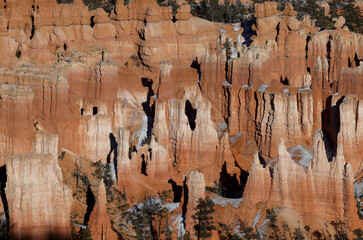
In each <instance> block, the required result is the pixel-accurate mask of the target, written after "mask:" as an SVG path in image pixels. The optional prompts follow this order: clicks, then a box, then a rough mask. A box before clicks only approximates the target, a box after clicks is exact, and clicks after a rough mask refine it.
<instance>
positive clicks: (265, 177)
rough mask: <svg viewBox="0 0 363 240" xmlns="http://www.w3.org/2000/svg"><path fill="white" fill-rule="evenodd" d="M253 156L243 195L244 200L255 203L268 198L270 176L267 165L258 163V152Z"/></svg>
mask: <svg viewBox="0 0 363 240" xmlns="http://www.w3.org/2000/svg"><path fill="white" fill-rule="evenodd" d="M253 157H254V160H253V163H252V167H251V170H250V174H249V176H248V181H247V184H246V188H245V191H244V193H243V196H244V199H245V201H247V202H251V203H253V204H256V203H259V202H265V201H267V200H268V199H269V195H270V188H271V177H270V171H269V169H268V167H263V166H262V164H261V163H260V159H259V158H258V152H256V153H255V154H254V156H253Z"/></svg>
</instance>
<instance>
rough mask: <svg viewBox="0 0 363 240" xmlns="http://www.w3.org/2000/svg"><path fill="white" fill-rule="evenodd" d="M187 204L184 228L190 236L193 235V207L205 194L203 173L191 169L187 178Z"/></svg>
mask: <svg viewBox="0 0 363 240" xmlns="http://www.w3.org/2000/svg"><path fill="white" fill-rule="evenodd" d="M187 185H188V206H187V209H188V210H187V213H186V216H185V217H186V219H187V221H186V226H185V227H186V229H187V230H188V231H189V232H190V236H193V237H195V234H194V231H195V230H194V220H193V218H192V216H193V215H194V214H195V211H196V210H195V208H196V206H197V205H198V200H199V198H204V196H205V181H204V175H203V173H200V172H198V171H193V172H191V173H190V174H189V178H188V183H187Z"/></svg>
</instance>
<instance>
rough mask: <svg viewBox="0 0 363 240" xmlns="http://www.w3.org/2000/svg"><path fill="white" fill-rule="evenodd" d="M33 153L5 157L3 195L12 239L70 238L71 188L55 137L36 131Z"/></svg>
mask: <svg viewBox="0 0 363 240" xmlns="http://www.w3.org/2000/svg"><path fill="white" fill-rule="evenodd" d="M39 135H45V137H44V138H42V139H41V138H38V137H37V139H36V142H37V143H36V145H35V153H30V154H25V155H14V156H12V157H9V158H7V159H6V174H7V183H6V189H5V191H6V198H7V202H8V208H9V218H10V223H9V224H10V226H12V227H11V228H10V233H9V234H10V237H11V239H69V238H70V233H71V231H70V230H71V226H70V221H69V220H70V211H71V205H72V201H73V200H72V192H71V190H70V189H69V188H68V187H67V186H65V185H64V183H63V174H62V170H61V169H60V167H59V166H58V163H57V155H55V156H54V155H53V154H54V153H55V154H57V152H53V151H52V150H53V149H54V147H57V145H56V143H57V141H58V138H57V136H56V135H52V134H49V133H39V134H37V136H39Z"/></svg>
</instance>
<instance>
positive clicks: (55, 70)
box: [0, 0, 363, 239]
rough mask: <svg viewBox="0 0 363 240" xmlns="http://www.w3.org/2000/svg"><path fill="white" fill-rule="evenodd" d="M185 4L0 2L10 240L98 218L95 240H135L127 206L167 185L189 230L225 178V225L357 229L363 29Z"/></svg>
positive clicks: (0, 89)
mask: <svg viewBox="0 0 363 240" xmlns="http://www.w3.org/2000/svg"><path fill="white" fill-rule="evenodd" d="M180 4H181V5H182V6H181V7H180V8H178V10H177V13H176V15H175V17H173V15H172V10H171V8H170V7H160V6H158V5H157V3H156V1H152V0H133V1H131V2H130V3H129V4H128V5H127V6H126V5H124V1H117V4H116V7H115V9H114V10H112V11H111V12H110V13H107V12H105V11H104V10H103V9H102V8H99V9H96V10H92V11H89V10H88V8H87V7H86V6H85V5H84V4H83V2H82V1H81V0H74V1H73V3H69V4H58V3H57V1H55V0H42V1H40V0H39V1H38V0H35V1H33V0H32V1H30V0H25V1H4V2H1V3H0V9H1V10H0V41H1V43H2V44H3V46H7V47H4V48H2V49H1V50H0V55H1V59H2V60H1V61H0V65H1V68H0V121H1V126H0V167H3V168H6V171H0V173H1V174H2V175H4V176H1V186H2V189H1V192H2V196H4V197H2V202H3V207H4V212H6V211H8V213H9V214H8V215H9V216H8V217H7V220H8V226H9V234H10V236H11V237H12V238H14V239H24V238H30V239H48V238H52V237H55V236H56V237H57V238H60V237H63V238H66V239H68V238H69V237H70V234H71V226H73V228H75V229H76V231H80V232H81V231H82V229H85V227H84V225H89V226H90V228H91V233H92V235H93V237H94V239H102V237H103V236H104V233H105V231H106V229H107V231H108V234H107V237H108V238H111V237H112V238H114V239H115V238H116V237H117V236H116V234H118V235H122V237H123V238H126V239H127V238H128V236H130V235H133V234H134V233H133V230H132V228H131V225H130V222H127V221H126V217H125V216H124V215H122V214H121V213H120V211H121V209H123V207H121V205H122V204H126V203H127V204H130V205H133V204H134V203H136V202H140V201H142V200H144V198H145V197H147V196H158V194H159V195H160V193H161V192H163V191H168V190H171V191H172V195H173V197H172V198H173V200H169V201H170V202H174V203H175V204H176V203H180V204H179V205H178V206H177V207H176V208H177V210H173V211H171V213H170V215H171V216H170V219H173V220H174V223H175V224H174V226H172V228H173V229H174V233H173V234H174V235H173V237H176V236H178V235H179V236H180V233H185V232H186V231H187V232H190V233H192V237H194V236H193V231H194V229H193V220H192V215H193V213H194V211H195V209H194V208H195V206H196V202H197V200H198V198H199V197H204V196H206V195H210V194H209V193H207V194H206V193H205V187H206V186H213V185H214V184H215V183H214V182H217V185H218V186H219V187H220V189H222V190H223V192H222V195H223V196H224V197H228V198H236V199H240V200H238V201H239V202H238V204H237V205H236V204H234V203H233V204H226V205H223V204H222V205H223V207H220V209H219V210H218V209H217V215H218V216H219V217H217V218H216V220H217V221H222V222H225V223H235V222H236V221H238V220H241V219H243V220H246V221H247V223H248V225H250V226H252V227H253V228H254V230H259V231H264V230H263V226H264V225H263V224H264V220H263V219H262V218H260V217H261V214H262V213H261V211H262V210H265V209H266V208H267V207H269V208H276V209H279V210H280V211H281V218H283V219H282V220H286V221H289V222H291V224H292V225H294V224H295V225H297V223H301V224H304V225H310V226H311V227H312V228H313V229H320V228H321V226H324V224H325V223H327V224H328V223H330V222H331V221H332V220H342V221H344V222H345V223H346V224H347V226H348V227H349V229H351V230H352V229H353V228H355V227H358V226H361V224H362V222H361V220H359V218H358V214H357V209H356V199H355V197H354V190H353V182H354V181H356V182H358V181H359V179H361V176H362V171H363V157H362V156H363V152H362V151H363V146H362V141H363V128H362V126H363V125H362V119H363V117H362V116H363V110H362V99H363V97H362V96H363V95H362V94H363V88H362V86H363V85H362V84H361V83H362V80H363V79H362V78H363V73H362V69H363V68H362V59H363V36H362V35H361V34H357V33H353V32H350V31H349V30H348V29H347V28H346V27H344V26H343V25H344V21H343V20H342V19H340V20H339V22H337V23H336V25H335V27H336V29H334V30H319V29H317V28H315V27H313V26H311V25H309V24H307V23H306V22H300V21H298V20H297V19H296V18H295V12H294V10H293V8H292V6H291V5H290V4H287V5H286V6H285V10H284V11H283V12H279V11H278V10H277V5H276V3H275V2H265V3H263V4H256V5H255V10H256V11H255V18H256V22H255V23H253V24H252V26H246V25H244V24H219V23H212V22H208V21H206V20H203V19H199V18H196V17H193V16H192V15H191V14H190V13H189V11H190V7H189V6H188V5H186V4H184V3H183V2H180ZM249 28H251V31H252V32H253V34H252V36H251V34H250V33H251V32H248V31H249ZM226 42H227V43H228V42H229V43H230V45H229V46H226V45H227V44H226ZM281 139H283V140H281ZM107 164H108V165H107ZM105 166H109V167H110V169H111V170H110V173H109V175H110V176H111V179H112V181H113V182H114V184H113V186H112V188H110V189H111V190H109V191H106V188H108V187H109V185H106V188H104V187H105V186H104V184H110V183H109V182H107V179H106V180H105V179H103V180H102V178H104V175H103V174H104V173H103V172H105V169H107V168H106V167H105ZM103 181H105V183H103ZM100 182H101V183H100ZM5 185H6V187H5ZM70 189H72V191H71V190H70ZM71 192H72V193H71ZM106 192H108V193H107V194H106ZM110 193H111V195H110ZM119 193H122V194H124V196H125V200H123V201H121V200H120V199H121V198H119V197H115V196H116V194H119ZM112 194H114V195H115V196H114V195H112ZM106 195H107V196H106ZM72 196H73V197H72ZM242 197H243V200H241V198H242ZM230 200H231V199H229V200H228V199H227V200H224V201H226V203H230ZM215 201H216V202H218V201H217V200H215ZM6 202H7V204H5V203H6ZM170 204H172V203H170ZM222 205H221V206H222ZM231 206H232V207H231ZM124 210H125V209H123V210H122V211H124ZM291 212H293V213H294V214H293V216H294V217H293V218H292V217H291V216H292V214H289V213H291ZM173 214H174V215H173ZM228 214H229V215H228ZM227 215H228V216H227ZM258 216H260V217H258ZM289 217H290V218H289ZM121 222H122V224H121ZM125 226H126V227H125ZM127 228H128V229H127ZM125 229H127V230H125ZM265 232H266V234H267V231H265ZM155 234H156V235H157V234H161V233H159V232H158V231H156V233H155ZM216 237H217V233H216V232H214V234H213V238H216Z"/></svg>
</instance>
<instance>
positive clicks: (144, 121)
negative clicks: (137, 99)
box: [136, 115, 149, 150]
mask: <svg viewBox="0 0 363 240" xmlns="http://www.w3.org/2000/svg"><path fill="white" fill-rule="evenodd" d="M148 121H149V119H148V117H147V116H146V115H142V126H141V128H140V129H139V131H137V133H136V136H137V137H138V138H139V139H138V140H137V145H136V150H139V147H141V145H142V142H143V141H144V140H145V139H146V138H147V127H148Z"/></svg>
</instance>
